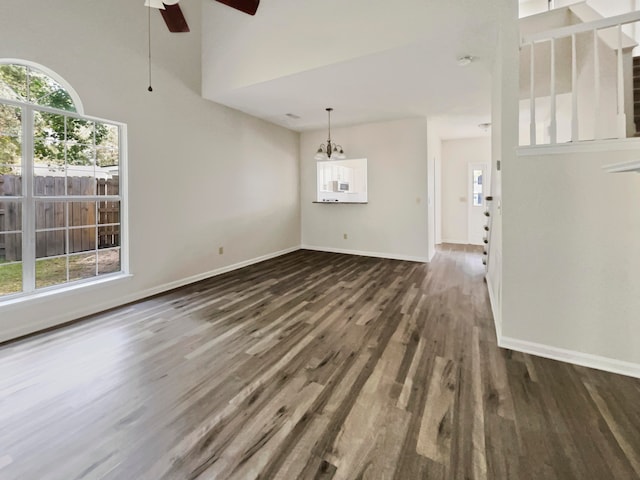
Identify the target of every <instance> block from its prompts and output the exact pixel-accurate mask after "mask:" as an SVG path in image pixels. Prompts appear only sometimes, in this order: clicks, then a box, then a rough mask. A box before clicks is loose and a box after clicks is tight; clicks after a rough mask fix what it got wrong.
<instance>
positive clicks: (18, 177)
mask: <svg viewBox="0 0 640 480" xmlns="http://www.w3.org/2000/svg"><path fill="white" fill-rule="evenodd" d="M20 195H22V169H21V168H20V167H14V166H11V165H2V164H0V197H15V196H20Z"/></svg>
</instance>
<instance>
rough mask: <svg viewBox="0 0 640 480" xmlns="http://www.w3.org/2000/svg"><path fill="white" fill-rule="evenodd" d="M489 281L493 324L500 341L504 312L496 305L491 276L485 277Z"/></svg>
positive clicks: (488, 287)
mask: <svg viewBox="0 0 640 480" xmlns="http://www.w3.org/2000/svg"><path fill="white" fill-rule="evenodd" d="M484 278H485V279H486V280H487V290H488V291H489V303H490V304H491V313H492V314H493V323H494V325H495V326H496V336H497V338H498V339H500V337H502V312H501V311H500V309H499V308H498V306H497V305H496V300H495V296H494V294H493V284H492V283H491V279H490V278H489V275H485V277H484Z"/></svg>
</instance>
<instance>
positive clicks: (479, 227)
mask: <svg viewBox="0 0 640 480" xmlns="http://www.w3.org/2000/svg"><path fill="white" fill-rule="evenodd" d="M468 179H469V181H468V188H467V192H469V193H468V195H469V202H468V205H469V213H468V215H467V221H468V225H467V232H468V233H467V234H468V242H469V244H471V245H482V244H483V240H484V224H485V216H484V212H485V195H486V193H487V189H488V186H489V185H488V178H487V165H486V164H484V163H470V164H469V175H468Z"/></svg>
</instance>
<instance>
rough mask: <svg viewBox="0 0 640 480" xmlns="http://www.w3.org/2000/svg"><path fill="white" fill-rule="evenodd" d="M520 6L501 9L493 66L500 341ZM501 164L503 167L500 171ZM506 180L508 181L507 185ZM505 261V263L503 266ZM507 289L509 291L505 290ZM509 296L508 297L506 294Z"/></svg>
mask: <svg viewBox="0 0 640 480" xmlns="http://www.w3.org/2000/svg"><path fill="white" fill-rule="evenodd" d="M517 16H518V11H517V5H516V4H515V2H512V1H510V0H503V1H502V8H501V9H500V24H501V28H500V31H499V33H498V42H497V46H496V51H497V55H496V62H495V64H494V65H493V84H492V90H491V122H492V129H491V155H492V160H493V161H492V162H491V163H492V166H491V173H492V175H491V178H492V185H491V194H492V196H493V202H492V204H491V222H490V225H491V241H490V242H489V261H488V266H487V277H486V278H487V287H488V290H489V296H490V298H491V306H492V309H493V315H494V320H495V325H496V333H497V335H498V338H500V335H501V328H502V322H503V318H504V315H503V306H502V302H503V284H504V282H503V263H505V262H507V261H508V258H509V255H510V254H511V251H507V242H508V237H507V233H508V232H507V231H506V226H507V225H505V224H504V223H505V222H506V217H503V205H504V207H505V209H504V212H506V211H507V210H508V209H509V208H510V207H509V194H513V195H514V196H515V195H517V193H518V192H517V190H513V191H512V192H507V190H506V186H507V185H508V178H507V174H508V171H509V168H510V166H511V165H513V164H515V163H516V160H517V159H516V156H515V151H516V146H517V145H518V114H519V111H518V110H519V108H518V89H519V81H520V79H519V69H518V68H517V67H518V62H519V58H520V49H519V45H520V32H519V28H518V22H517V20H516V18H517ZM498 162H500V164H501V168H500V170H498ZM503 179H504V181H503ZM511 211H512V212H513V213H514V216H513V217H512V219H511V221H512V222H513V225H514V226H516V225H517V224H518V222H521V221H522V219H518V218H517V210H515V209H514V210H511ZM503 258H504V259H505V260H504V262H503ZM505 288H506V287H505ZM505 294H506V293H505Z"/></svg>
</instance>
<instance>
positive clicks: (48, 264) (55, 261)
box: [0, 251, 120, 296]
mask: <svg viewBox="0 0 640 480" xmlns="http://www.w3.org/2000/svg"><path fill="white" fill-rule="evenodd" d="M98 259H99V262H100V264H99V272H100V273H101V274H104V273H112V272H118V271H120V254H119V253H118V252H113V251H111V252H109V251H107V252H100V253H99V254H98ZM95 262H96V260H95V255H94V254H93V253H91V252H89V253H87V254H82V255H72V256H70V257H69V280H70V281H75V280H80V279H83V278H91V277H94V276H95V275H96V263H95ZM66 281H67V259H66V257H58V258H43V259H40V260H37V261H36V288H44V287H49V286H51V285H60V284H62V283H66ZM21 291H22V263H6V262H3V261H2V260H0V296H2V295H8V294H10V293H17V292H21Z"/></svg>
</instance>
